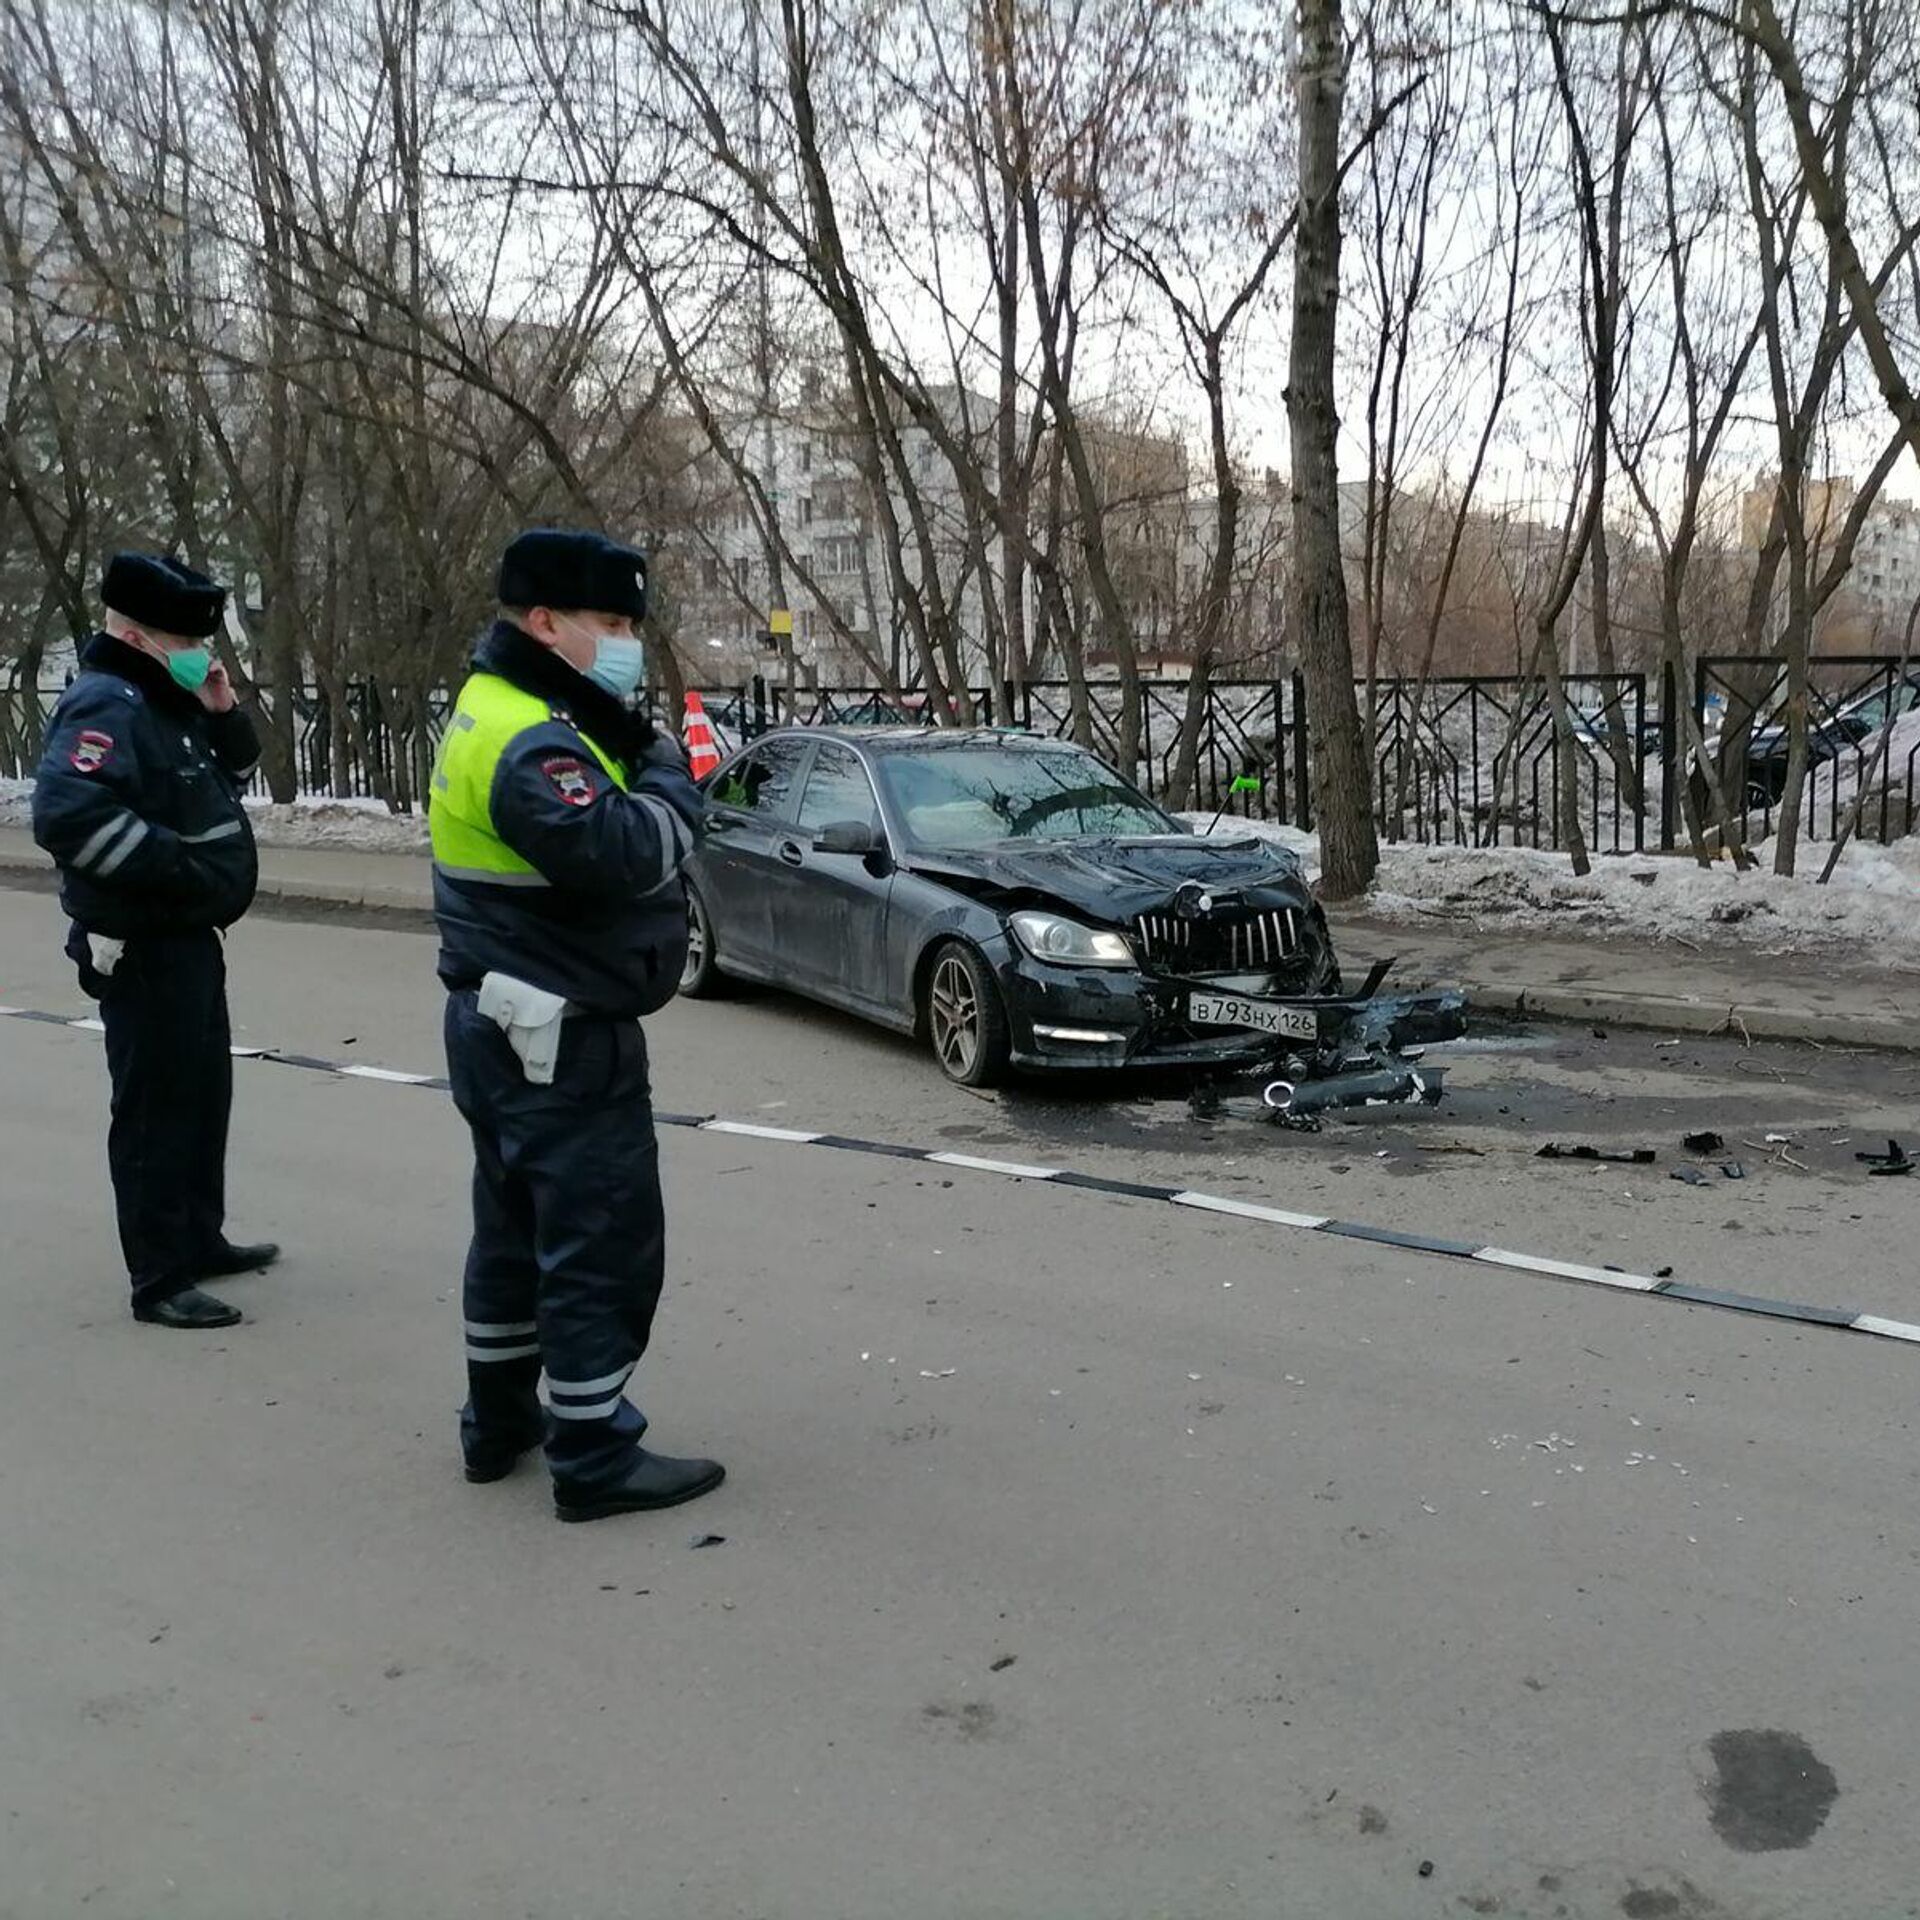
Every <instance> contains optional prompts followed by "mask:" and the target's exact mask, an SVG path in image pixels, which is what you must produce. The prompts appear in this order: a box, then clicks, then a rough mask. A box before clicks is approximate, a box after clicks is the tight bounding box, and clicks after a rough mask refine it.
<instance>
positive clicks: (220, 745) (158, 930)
mask: <svg viewBox="0 0 1920 1920" xmlns="http://www.w3.org/2000/svg"><path fill="white" fill-rule="evenodd" d="M100 597H101V599H102V600H103V601H104V602H105V603H106V616H105V620H104V623H103V627H102V630H101V631H100V632H98V633H96V634H94V635H93V637H92V638H91V639H90V640H88V642H87V643H86V645H85V647H84V648H83V649H82V650H81V654H80V667H81V671H80V673H79V675H78V676H77V678H76V679H75V680H74V682H73V684H72V685H71V686H70V687H69V688H68V689H67V691H66V692H65V693H64V694H63V695H62V696H61V699H60V704H59V705H58V706H57V707H56V708H55V709H54V714H53V720H52V723H51V726H50V728H49V731H48V736H47V750H46V755H45V757H44V758H43V759H42V761H41V763H40V772H39V777H38V779H37V780H36V781H35V783H34V790H33V833H34V838H35V839H36V840H38V841H39V843H40V844H41V846H43V847H44V848H46V850H47V851H48V852H49V853H50V854H52V855H53V857H54V859H55V860H56V861H57V862H58V863H59V866H60V880H61V886H60V899H61V904H62V905H63V906H64V907H65V908H66V910H67V913H68V916H69V917H70V919H71V921H72V928H71V931H70V932H69V935H68V939H67V952H68V954H69V955H70V956H71V957H72V959H73V960H74V962H75V963H76V964H77V966H78V967H79V970H80V983H81V985H82V986H83V987H84V988H85V989H86V991H87V992H88V993H89V994H90V995H92V996H93V997H94V998H95V999H96V1000H98V1001H99V1002H100V1017H101V1021H102V1023H103V1025H104V1026H105V1028H106V1041H107V1071H108V1073H109V1075H110V1076H111V1078H112V1082H113V1107H112V1113H113V1118H112V1123H111V1125H110V1126H109V1128H108V1131H107V1164H108V1166H109V1168H110V1170H111V1172H112V1175H113V1197H114V1205H115V1209H116V1212H117V1214H118V1217H119V1226H120V1246H121V1250H122V1252H123V1253H124V1254H125V1256H126V1262H127V1271H128V1273H129V1274H130V1275H131V1276H132V1280H133V1314H134V1318H135V1319H136V1320H145V1321H149V1322H151V1323H153V1324H154V1325H156V1326H162V1327H178V1328H184V1329H187V1330H201V1329H206V1328H213V1327H230V1326H232V1325H233V1324H234V1323H235V1322H236V1321H237V1320H238V1319H239V1318H240V1315H239V1314H238V1313H237V1312H236V1311H235V1310H234V1309H233V1308H232V1307H230V1306H228V1305H227V1304H226V1303H225V1302H224V1301H221V1300H216V1299H214V1298H213V1296H212V1295H210V1294H207V1293H203V1292H201V1290H200V1288H199V1287H198V1286H197V1285H196V1282H198V1281H200V1280H203V1279H207V1278H210V1277H213V1276H216V1275H219V1274H231V1273H245V1272H248V1271H250V1270H254V1269H258V1268H261V1267H266V1266H270V1265H271V1264H272V1263H273V1261H274V1260H275V1259H277V1258H278V1256H279V1251H280V1250H279V1248H278V1247H274V1246H253V1247H237V1246H234V1245H232V1244H231V1243H230V1242H229V1241H228V1240H227V1238H226V1235H225V1230H224V1229H225V1214H226V1156H227V1119H228V1114H229V1111H230V1109H231V1107H232V1104H233V1058H232V1054H231V1051H230V1047H229V1041H230V1035H229V1032H228V1026H227V972H226V961H225V958H224V956H223V955H222V953H221V950H220V935H221V933H222V931H223V930H224V929H225V928H227V927H230V926H231V925H232V924H233V923H234V922H235V921H236V920H238V919H239V918H240V916H241V915H242V914H243V913H245V912H246V910H247V908H248V907H249V906H250V905H251V904H252V901H253V890H254V884H255V881H256V879H257V878H258V865H257V861H256V858H255V854H254V847H253V832H252V829H251V828H250V827H249V826H248V824H247V816H246V810H245V808H243V807H242V805H241V804H240V783H241V782H242V781H243V780H244V779H245V778H246V776H247V774H248V773H249V772H250V771H251V770H252V768H253V764H254V762H255V761H256V760H258V759H259V757H260V752H259V742H258V740H257V738H256V736H255V734H254V730H253V723H252V722H251V721H250V720H249V719H248V718H247V716H246V715H245V714H244V713H242V712H241V711H240V710H239V708H238V707H237V706H236V705H235V704H234V695H233V688H232V686H231V685H229V683H228V680H227V675H226V670H225V669H224V668H223V667H221V666H220V665H219V664H218V663H217V662H216V661H215V660H214V658H213V656H212V653H211V651H210V650H209V648H208V645H207V642H208V640H209V639H210V638H211V637H212V636H213V634H214V633H216V632H217V631H218V630H219V627H220V623H221V618H222V615H223V614H224V613H225V610H226V603H227V595H226V589H225V588H224V587H219V586H216V585H215V584H214V583H213V582H212V581H211V580H209V579H208V578H207V577H206V576H205V575H204V574H200V573H196V572H194V571H193V569H192V568H191V567H186V566H183V565H181V563H180V562H179V561H177V560H171V559H166V558H162V557H160V556H158V555H152V554H142V553H117V554H115V555H114V556H113V557H112V559H110V560H109V561H108V562H107V568H106V573H105V575H104V577H103V579H102V581H101V584H100Z"/></svg>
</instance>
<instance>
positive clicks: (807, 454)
mask: <svg viewBox="0 0 1920 1920" xmlns="http://www.w3.org/2000/svg"><path fill="white" fill-rule="evenodd" d="M800 471H801V472H802V473H811V472H812V471H813V442H812V441H811V440H802V441H801V442H800Z"/></svg>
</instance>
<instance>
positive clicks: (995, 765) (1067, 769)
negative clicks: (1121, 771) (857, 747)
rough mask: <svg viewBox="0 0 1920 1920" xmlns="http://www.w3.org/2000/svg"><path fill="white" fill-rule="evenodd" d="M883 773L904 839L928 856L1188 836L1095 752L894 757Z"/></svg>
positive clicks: (944, 751) (960, 750)
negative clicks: (1006, 846)
mask: <svg viewBox="0 0 1920 1920" xmlns="http://www.w3.org/2000/svg"><path fill="white" fill-rule="evenodd" d="M879 774H880V781H881V784H882V785H883V786H884V787H885V788H886V790H887V798H888V799H889V800H891V801H892V802H893V808H894V811H895V813H896V814H898V816H899V818H900V822H901V825H902V826H903V827H904V828H905V830H906V834H907V838H908V839H909V840H911V841H913V843H914V844H915V845H916V846H919V847H924V848H927V849H928V850H930V851H936V852H937V851H947V852H952V851H956V850H958V849H960V848H964V847H984V846H990V845H991V844H992V843H993V842H994V841H996V840H1079V839H1087V838H1101V839H1110V838H1124V837H1128V836H1136V835H1147V834H1174V833H1179V832H1181V831H1182V829H1181V828H1180V827H1178V826H1176V825H1175V824H1174V823H1173V821H1171V820H1169V819H1168V818H1167V816H1166V815H1165V814H1164V813H1162V812H1161V811H1160V809H1159V808H1158V807H1156V806H1153V805H1152V804H1151V803H1150V802H1148V801H1146V800H1143V799H1142V798H1141V797H1140V796H1139V795H1138V794H1137V793H1135V792H1134V791H1133V789H1132V788H1131V787H1129V786H1126V785H1125V784H1123V782H1122V781H1121V780H1120V778H1119V776H1118V775H1116V774H1112V773H1109V772H1108V771H1107V769H1106V768H1105V767H1103V766H1102V765H1101V764H1100V763H1099V761H1097V760H1095V759H1094V758H1093V757H1092V756H1091V755H1090V754H1085V753H1078V752H1075V751H1073V750H1072V749H1071V748H1066V747H1063V748H1060V749H1059V750H1058V751H1056V752H1040V753H1036V752H1032V751H1024V750H1018V749H1013V748H1001V747H935V748H929V749H926V750H923V751H917V752H911V753H890V754H885V755H883V756H881V757H880V759H879Z"/></svg>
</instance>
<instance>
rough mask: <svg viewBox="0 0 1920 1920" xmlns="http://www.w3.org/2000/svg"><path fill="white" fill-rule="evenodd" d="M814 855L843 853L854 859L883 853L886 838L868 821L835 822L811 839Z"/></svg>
mask: <svg viewBox="0 0 1920 1920" xmlns="http://www.w3.org/2000/svg"><path fill="white" fill-rule="evenodd" d="M813 850H814V852H815V853H845V854H851V855H852V856H853V857H854V858H855V859H864V858H866V857H867V856H868V855H870V854H876V853H885V852H886V850H887V836H886V835H885V834H884V833H882V832H881V831H880V829H879V828H878V827H876V826H875V825H874V824H873V823H872V822H871V821H869V820H836V821H834V822H833V823H832V824H831V825H830V826H825V827H822V828H821V829H820V831H819V832H818V833H817V834H815V835H814V837H813Z"/></svg>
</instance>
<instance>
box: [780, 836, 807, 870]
mask: <svg viewBox="0 0 1920 1920" xmlns="http://www.w3.org/2000/svg"><path fill="white" fill-rule="evenodd" d="M805 858H806V855H805V854H803V853H802V852H801V851H800V843H799V841H797V840H782V841H781V842H780V859H781V861H782V863H783V864H784V865H786V866H789V867H797V866H798V865H799V864H800V863H801V861H802V860H804V859H805Z"/></svg>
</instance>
